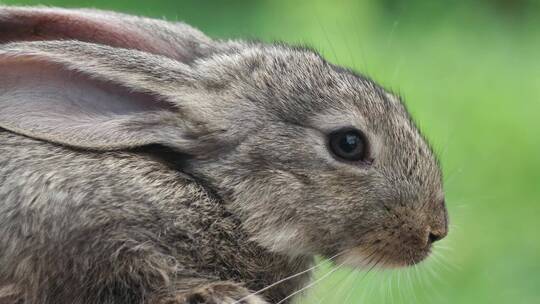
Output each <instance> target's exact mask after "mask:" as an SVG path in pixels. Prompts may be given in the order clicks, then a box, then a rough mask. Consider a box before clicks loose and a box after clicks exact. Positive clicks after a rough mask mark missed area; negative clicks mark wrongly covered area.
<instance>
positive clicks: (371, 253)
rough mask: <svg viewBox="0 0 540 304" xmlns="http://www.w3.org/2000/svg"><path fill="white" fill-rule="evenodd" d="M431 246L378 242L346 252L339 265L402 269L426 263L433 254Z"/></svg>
mask: <svg viewBox="0 0 540 304" xmlns="http://www.w3.org/2000/svg"><path fill="white" fill-rule="evenodd" d="M431 248H432V245H431V244H426V245H425V246H421V247H410V246H406V244H402V243H400V242H398V243H392V242H377V243H376V244H372V245H371V246H365V245H361V246H357V247H354V248H351V249H349V250H346V251H345V252H344V253H343V255H341V256H340V257H339V258H338V259H336V264H337V265H345V266H349V267H353V268H361V269H371V268H375V267H377V268H387V269H388V268H390V269H391V268H402V267H407V266H412V265H416V264H418V263H420V262H422V261H424V260H425V259H426V258H427V257H428V256H429V255H430V253H431Z"/></svg>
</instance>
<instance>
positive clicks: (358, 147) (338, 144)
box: [329, 129, 367, 161]
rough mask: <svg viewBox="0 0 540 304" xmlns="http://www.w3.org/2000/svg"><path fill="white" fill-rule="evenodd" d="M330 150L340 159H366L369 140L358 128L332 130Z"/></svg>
mask: <svg viewBox="0 0 540 304" xmlns="http://www.w3.org/2000/svg"><path fill="white" fill-rule="evenodd" d="M329 139H330V143H329V144H330V150H332V153H333V154H334V155H335V156H337V157H338V158H340V159H343V160H347V161H360V160H364V159H366V156H367V142H366V139H365V136H364V134H362V133H361V132H360V131H358V130H356V129H344V130H338V131H335V132H332V133H331V134H330V136H329Z"/></svg>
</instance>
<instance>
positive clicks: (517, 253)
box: [3, 0, 540, 304]
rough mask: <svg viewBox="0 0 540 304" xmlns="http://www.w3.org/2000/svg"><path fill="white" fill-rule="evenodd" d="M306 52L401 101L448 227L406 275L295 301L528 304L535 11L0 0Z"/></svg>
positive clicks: (354, 279)
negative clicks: (94, 11)
mask: <svg viewBox="0 0 540 304" xmlns="http://www.w3.org/2000/svg"><path fill="white" fill-rule="evenodd" d="M3 3H5V4H44V5H55V6H66V7H96V8H101V9H114V10H118V11H124V12H129V13H136V14H141V15H148V16H153V17H166V18H168V19H172V20H183V21H186V22H187V23H189V24H192V25H194V26H196V27H198V28H200V29H202V30H203V31H204V32H206V33H207V34H209V35H210V36H213V37H224V38H225V37H227V38H229V37H247V38H260V39H262V40H266V41H273V40H284V41H288V42H292V43H301V44H309V45H312V46H314V47H315V48H317V49H318V50H320V52H321V53H322V54H323V55H324V56H325V57H327V58H328V59H329V60H330V61H332V62H334V63H338V64H341V65H344V66H348V67H351V68H353V69H355V70H357V71H359V72H362V73H365V74H367V75H369V76H370V77H372V78H374V79H375V80H377V81H378V82H380V83H382V84H383V85H385V86H386V87H388V88H390V89H392V90H394V91H396V92H399V93H400V94H401V95H402V96H404V98H405V100H406V102H407V104H408V106H409V108H410V110H411V111H412V113H413V116H414V117H415V118H416V120H417V121H418V122H419V125H420V127H421V128H422V129H423V130H424V132H425V133H426V134H427V136H428V137H429V138H430V139H431V141H432V142H433V144H434V146H435V148H436V150H437V152H438V153H439V155H440V158H441V160H442V163H443V167H444V172H445V187H446V191H447V203H448V208H449V212H450V217H451V231H450V235H449V237H448V238H447V239H445V240H444V241H442V242H441V243H440V244H439V245H438V246H437V249H436V251H435V254H434V255H433V256H432V257H431V258H430V259H429V260H428V261H426V262H424V263H423V264H421V265H418V266H417V267H415V268H411V269H405V270H392V271H386V270H385V271H381V270H373V271H371V272H369V273H367V274H366V273H365V272H358V271H350V270H338V271H335V272H333V273H331V274H329V275H326V274H327V273H329V272H330V271H332V268H331V267H330V266H329V265H326V266H324V267H321V268H319V271H318V273H317V278H322V279H321V280H319V281H317V283H316V284H314V285H313V287H312V288H309V289H308V290H306V292H305V293H304V295H303V297H301V298H299V299H298V302H299V303H322V304H324V303H475V304H481V303H513V304H522V303H523V304H525V303H526V304H530V303H540V236H539V234H540V199H539V197H540V1H532V0H529V1H527V0H513V1H512V0H494V1H489V0H483V1H465V0H463V1H452V0H447V1H436V0H432V1H419V0H409V1H406V0H402V1H398V0H384V1H375V0H366V1H346V0H337V1H292V0H289V1H286V0H283V1H201V0H199V1H195V0H194V1H173V0H169V1H165V0H154V1H142V0H131V1H130V0H82V1H80V0H79V1H77V0H67V1H61V0H56V1H51V0H42V1H22V0H20V1H17V0H15V1H5V0H4V1H3Z"/></svg>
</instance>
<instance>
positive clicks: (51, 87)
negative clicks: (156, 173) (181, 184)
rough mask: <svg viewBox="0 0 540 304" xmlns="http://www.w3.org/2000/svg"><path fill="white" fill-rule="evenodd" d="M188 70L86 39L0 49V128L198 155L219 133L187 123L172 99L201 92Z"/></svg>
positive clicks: (107, 146) (92, 144)
mask: <svg viewBox="0 0 540 304" xmlns="http://www.w3.org/2000/svg"><path fill="white" fill-rule="evenodd" d="M189 69H190V68H189V67H188V66H187V65H185V64H182V63H179V62H177V61H174V60H170V59H167V58H163V57H160V56H155V55H150V54H146V53H142V52H139V51H133V50H127V49H116V48H111V47H107V46H101V45H93V44H88V43H82V42H74V41H50V42H26V43H12V44H6V45H0V75H2V77H0V128H4V129H7V130H11V131H13V132H16V133H20V134H23V135H26V136H29V137H33V138H38V139H42V140H46V141H50V142H54V143H59V144H64V145H69V146H74V147H79V148H89V149H98V150H115V149H122V148H130V147H137V146H141V145H147V144H154V143H155V144H163V145H167V146H169V147H172V148H175V149H177V150H180V151H183V152H186V153H195V154H197V153H198V151H204V150H207V149H208V148H209V147H208V145H210V144H211V143H213V138H214V137H213V136H212V135H213V132H214V131H212V130H210V129H209V128H208V127H207V125H206V124H205V123H204V122H200V121H193V119H191V120H188V119H185V118H183V115H184V114H185V113H182V112H181V111H180V110H179V107H178V106H177V105H176V104H175V103H174V102H173V99H174V98H176V99H177V100H178V99H179V98H182V96H184V95H182V94H185V95H186V96H189V95H190V94H191V96H193V95H194V94H195V93H193V92H190V91H189V90H190V89H189V88H190V85H189V83H190V78H189V77H190V76H189V75H190V70H189ZM192 90H195V89H193V88H192ZM186 98H187V97H186Z"/></svg>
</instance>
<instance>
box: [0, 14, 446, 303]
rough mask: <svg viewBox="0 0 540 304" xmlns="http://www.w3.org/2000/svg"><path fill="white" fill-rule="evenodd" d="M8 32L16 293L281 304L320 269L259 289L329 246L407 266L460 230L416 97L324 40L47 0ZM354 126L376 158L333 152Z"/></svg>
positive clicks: (2, 102)
mask: <svg viewBox="0 0 540 304" xmlns="http://www.w3.org/2000/svg"><path fill="white" fill-rule="evenodd" d="M66 20H67V21H66ZM66 22H68V24H74V26H73V27H68V28H66V27H64V25H66ZM100 26H102V27H103V28H104V29H103V31H102V32H100V33H99V34H98V35H95V36H94V35H91V33H92V32H93V31H94V30H95V28H97V27H100ZM0 42H2V43H3V44H0V71H2V73H3V75H4V77H3V79H0V142H1V143H2V144H1V145H0V199H1V201H0V235H2V238H0V284H2V288H0V303H2V304H3V303H4V302H5V301H9V302H11V303H25V304H26V303H28V304H52V303H55V304H63V303H66V304H67V303H70V304H72V303H73V304H79V303H80V304H91V303H102V304H113V303H115V304H121V303H130V304H131V303H200V302H202V303H216V304H217V303H229V304H230V303H236V302H237V301H240V300H242V301H244V302H245V303H253V304H255V303H266V302H268V303H276V302H279V301H281V300H283V299H287V300H289V299H288V298H287V297H288V295H290V294H291V293H293V292H295V291H296V290H298V289H300V288H301V287H302V286H303V285H304V284H305V283H306V282H307V280H308V279H309V273H306V274H303V275H299V276H296V277H294V278H292V279H290V280H288V281H286V282H285V283H282V284H279V285H276V286H274V287H272V288H269V289H267V290H265V291H264V292H262V293H261V294H257V295H251V293H253V292H255V291H258V290H260V289H262V288H264V287H266V286H269V285H270V284H272V283H273V282H276V281H279V280H281V279H283V278H286V277H289V276H292V275H295V274H297V273H299V272H301V271H304V270H306V269H308V268H309V267H310V265H311V264H312V262H313V256H314V255H317V254H319V255H323V256H325V257H331V256H334V255H336V254H339V257H338V258H337V261H338V263H345V264H349V265H352V266H357V267H363V266H373V265H382V266H388V267H396V266H405V265H410V264H414V263H418V262H420V261H421V260H422V259H424V258H425V257H426V256H427V255H428V254H429V252H430V250H431V243H432V242H433V241H434V240H436V239H439V238H442V237H444V236H445V235H446V233H447V226H448V222H447V221H448V220H447V214H446V209H445V206H444V194H443V189H442V182H441V180H442V176H441V171H440V167H439V164H438V162H437V160H436V158H435V157H434V155H433V152H432V150H431V148H430V146H429V145H428V144H427V142H426V140H425V139H424V137H423V136H422V135H421V134H420V132H419V131H418V129H417V128H416V127H415V125H414V123H413V122H412V120H411V118H410V116H409V114H408V113H407V111H406V109H405V107H404V105H403V104H402V102H401V101H400V100H399V98H397V97H396V96H394V95H392V94H391V93H388V92H387V91H385V90H384V89H382V88H381V87H379V86H378V85H376V84H375V83H373V82H372V81H370V80H369V79H367V78H365V77H364V76H361V75H358V74H355V73H353V72H351V71H349V70H346V69H343V68H340V67H337V66H334V65H332V64H330V63H328V62H326V61H325V60H324V59H323V58H321V57H320V55H318V54H317V53H316V52H314V51H312V50H310V49H306V48H299V47H291V46H287V45H283V44H262V43H257V42H245V41H216V40H212V39H210V38H208V37H206V36H204V34H202V33H200V32H199V31H197V30H195V29H193V28H191V27H189V26H188V25H185V24H173V23H167V22H165V21H155V20H151V19H145V18H138V17H132V16H125V15H121V14H116V13H107V12H99V11H89V10H62V9H43V8H41V9H40V8H26V9H20V8H0ZM344 127H353V128H356V129H359V130H362V132H363V133H364V134H365V135H366V138H367V141H368V144H369V147H370V162H369V163H367V162H365V163H364V162H359V163H350V162H343V161H340V160H338V159H336V158H335V157H333V156H332V154H331V152H330V151H329V149H328V135H329V134H330V133H331V132H332V131H334V130H337V129H340V128H344ZM2 301H4V302H2Z"/></svg>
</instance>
